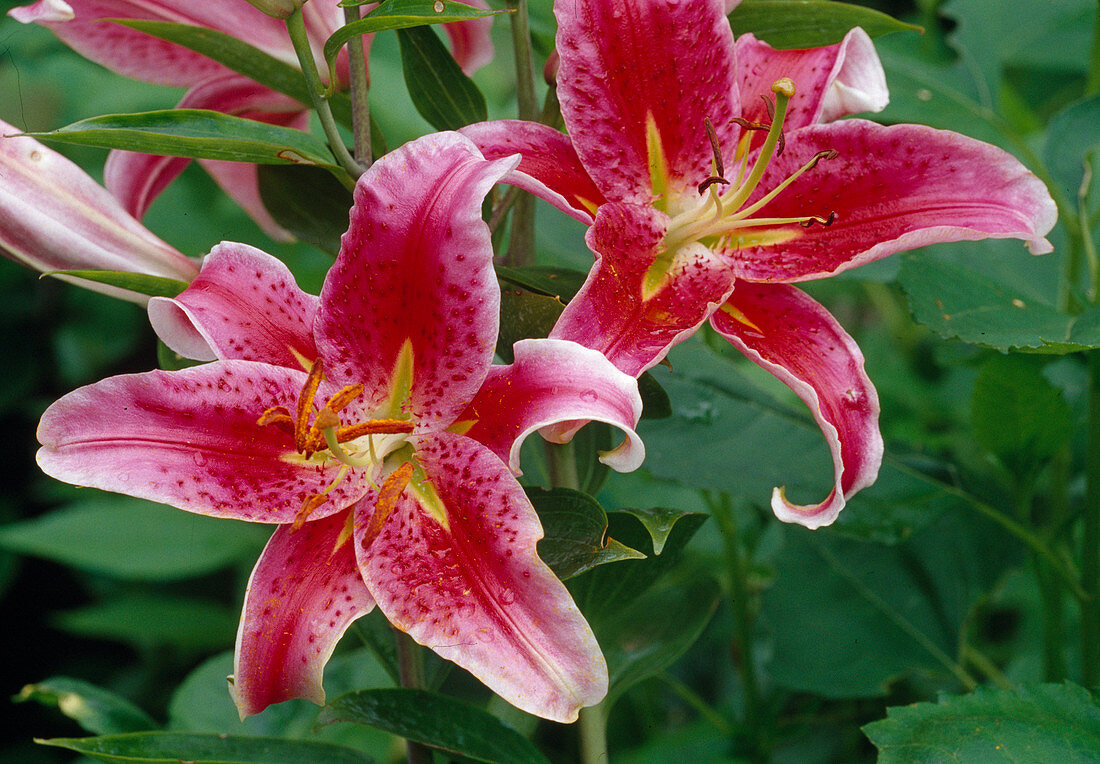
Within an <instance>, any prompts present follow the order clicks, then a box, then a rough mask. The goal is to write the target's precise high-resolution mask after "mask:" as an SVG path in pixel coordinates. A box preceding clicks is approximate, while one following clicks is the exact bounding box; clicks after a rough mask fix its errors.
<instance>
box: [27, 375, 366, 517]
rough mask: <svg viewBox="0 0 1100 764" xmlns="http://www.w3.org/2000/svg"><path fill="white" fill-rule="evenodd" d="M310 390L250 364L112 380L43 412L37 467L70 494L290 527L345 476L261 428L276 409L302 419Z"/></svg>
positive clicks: (348, 494)
mask: <svg viewBox="0 0 1100 764" xmlns="http://www.w3.org/2000/svg"><path fill="white" fill-rule="evenodd" d="M305 378H306V374H305V372H300V371H294V370H291V369H282V368H279V367H277V366H269V365H267V364H260V363H252V362H249V361H220V362H216V363H212V364H207V365H205V366H198V367H195V368H191V369H184V370H183V371H174V372H165V371H151V372H146V373H143V374H124V375H122V376H117V377H110V378H109V379H105V380H103V381H102V382H97V383H95V384H93V385H88V386H86V387H82V388H80V389H78V390H75V391H74V392H71V393H69V394H68V395H66V396H64V397H63V398H61V399H60V400H59V401H57V402H56V403H54V404H53V405H52V406H50V407H49V408H48V409H46V413H44V414H43V415H42V420H41V422H40V423H39V425H38V440H39V442H40V443H41V444H42V448H41V449H39V451H38V465H39V466H40V467H41V468H42V471H43V472H45V473H46V474H47V475H50V476H52V477H55V478H57V479H58V480H64V481H65V482H67V483H73V484H74V485H80V486H88V487H92V488H102V489H104V490H107V491H115V492H118V493H125V494H129V495H130V496H136V497H138V498H142V499H151V500H152V501H159V502H163V503H165V504H171V505H172V506H175V507H178V508H180V509H185V510H187V511H189V512H196V513H198V514H203V515H212V516H215V517H230V518H235V519H238V520H250V521H253V522H263V523H289V522H292V521H294V519H295V516H296V515H297V514H298V512H299V510H300V509H301V508H302V505H303V503H304V502H305V500H306V499H307V498H308V497H309V496H311V495H314V494H318V493H321V492H322V491H323V490H325V488H327V487H328V486H329V485H331V484H332V483H333V481H334V480H335V478H336V477H337V475H338V473H339V470H338V469H337V467H338V466H339V465H338V464H337V466H332V465H333V462H332V461H328V462H323V461H318V460H313V461H309V462H306V461H304V460H302V459H301V458H300V457H298V454H297V453H296V451H295V448H294V440H293V437H292V436H291V435H289V434H288V433H286V432H284V431H283V430H281V429H280V428H279V427H278V426H275V425H264V426H260V425H258V424H257V421H258V420H259V418H260V416H261V415H262V414H263V412H264V410H266V409H267V408H269V407H272V406H284V407H286V408H288V409H289V410H290V411H293V410H294V408H295V403H296V401H297V398H298V394H299V392H300V391H301V388H302V385H303V384H304V382H305ZM332 392H334V391H333V390H331V389H327V388H322V391H321V394H322V395H324V394H326V393H330V394H331V393H332ZM367 479H368V478H367V476H366V475H365V474H361V473H360V472H358V471H355V470H353V471H352V472H351V473H350V474H349V475H348V476H347V477H345V478H344V480H343V481H342V482H340V484H339V485H337V486H336V487H335V488H333V489H332V491H331V492H330V493H329V494H328V496H329V501H328V502H327V503H325V504H323V505H322V506H321V507H319V508H318V509H317V510H316V511H315V512H314V516H316V517H324V516H326V515H330V514H332V513H334V512H336V511H338V510H340V509H342V508H343V507H346V506H348V505H349V504H351V503H352V502H354V501H356V500H357V499H358V498H359V497H360V496H362V495H363V493H364V492H365V491H366V489H367V485H368V483H367Z"/></svg>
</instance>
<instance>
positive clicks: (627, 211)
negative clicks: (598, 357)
mask: <svg viewBox="0 0 1100 764" xmlns="http://www.w3.org/2000/svg"><path fill="white" fill-rule="evenodd" d="M667 225H668V217H667V216H666V215H664V214H663V213H661V212H659V211H657V210H655V209H653V208H652V207H648V206H645V207H643V206H638V205H629V204H616V203H614V202H611V203H608V204H605V205H603V206H602V207H600V209H599V211H598V212H597V214H596V220H595V222H594V223H593V224H592V227H591V228H589V229H588V233H587V234H586V236H585V239H586V241H587V242H588V246H589V248H590V249H591V250H592V251H593V252H595V253H596V257H597V260H596V265H595V266H593V268H592V270H591V272H589V274H588V279H587V280H586V281H585V282H584V286H583V287H581V290H580V292H578V293H577V296H576V297H574V298H573V299H572V300H571V301H570V302H569V304H568V305H566V306H565V310H564V311H563V312H562V314H561V317H560V318H559V319H558V322H557V323H556V324H555V325H554V329H553V331H551V332H550V336H551V337H553V338H556V339H563V340H573V341H574V342H578V343H580V344H581V345H584V346H585V347H589V348H592V349H593V350H598V351H600V352H601V353H603V354H604V355H605V356H607V358H608V360H610V361H611V362H612V363H613V364H615V366H617V367H618V368H619V369H621V370H622V371H625V372H626V373H627V374H630V375H631V376H638V375H639V374H641V373H642V372H643V371H645V370H646V369H648V368H650V367H651V366H653V365H654V364H656V363H659V362H660V361H661V359H662V358H664V357H665V355H667V354H668V351H669V350H670V349H671V348H672V347H673V346H674V345H676V344H677V343H678V342H681V341H682V340H684V339H686V338H687V337H689V336H690V335H691V334H692V333H693V332H694V331H695V330H696V329H697V328H698V327H699V325H700V324H702V323H703V322H704V321H706V320H707V318H708V317H709V316H710V314H711V313H712V312H714V310H715V309H716V308H717V307H718V306H719V305H721V304H722V303H723V302H724V301H725V299H726V298H727V297H728V296H729V294H730V291H731V290H732V289H733V277H732V274H731V273H730V268H729V265H728V264H727V263H726V262H725V260H724V259H723V258H722V257H720V256H718V255H716V254H715V253H713V252H711V251H710V250H708V249H707V248H706V247H704V246H703V245H702V244H698V243H695V244H689V245H688V246H686V247H683V248H682V249H680V251H679V252H678V253H677V254H676V262H675V263H674V264H673V266H672V267H671V268H670V270H669V273H668V275H667V277H666V281H665V283H664V286H662V287H661V288H660V290H659V291H657V292H656V293H655V294H653V295H652V296H651V297H649V298H648V299H646V298H645V296H644V293H645V282H646V274H647V271H648V270H649V267H650V265H651V264H652V263H653V262H654V260H655V259H656V257H657V255H658V254H659V253H660V251H661V250H662V248H663V246H664V244H663V236H664V233H665V230H666V228H667Z"/></svg>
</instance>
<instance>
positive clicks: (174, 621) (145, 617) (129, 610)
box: [51, 593, 239, 651]
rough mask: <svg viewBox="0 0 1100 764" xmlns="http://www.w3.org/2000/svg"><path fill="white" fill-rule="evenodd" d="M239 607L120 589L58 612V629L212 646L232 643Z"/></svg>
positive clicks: (140, 641)
mask: <svg viewBox="0 0 1100 764" xmlns="http://www.w3.org/2000/svg"><path fill="white" fill-rule="evenodd" d="M238 615H239V614H238V613H237V612H236V611H235V610H230V609H229V608H227V607H225V606H224V605H220V604H218V603H216V602H209V601H203V600H198V599H192V598H188V597H177V596H172V595H165V594H160V595H157V594H152V593H140V594H121V595H118V596H116V597H113V598H111V599H108V600H105V601H103V602H100V603H97V604H94V605H88V606H86V607H82V608H79V609H77V610H67V611H64V612H61V613H55V614H54V615H53V617H52V619H51V620H52V622H53V623H54V625H55V626H57V627H58V628H59V629H63V630H64V631H67V632H69V633H71V634H79V635H81V636H84V637H94V638H96V639H106V640H111V641H115V642H125V643H127V644H131V645H134V646H136V647H139V648H151V647H154V646H172V647H176V648H179V649H183V650H195V651H201V650H211V649H214V648H218V647H223V646H225V645H228V644H232V643H233V635H234V634H235V633H236V631H237V617H238Z"/></svg>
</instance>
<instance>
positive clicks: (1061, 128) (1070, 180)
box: [1043, 95, 1100, 199]
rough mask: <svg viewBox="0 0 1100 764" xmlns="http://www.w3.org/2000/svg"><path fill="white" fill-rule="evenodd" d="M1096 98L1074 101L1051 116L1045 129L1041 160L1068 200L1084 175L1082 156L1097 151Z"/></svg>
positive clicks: (1099, 121) (1099, 103)
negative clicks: (1042, 159)
mask: <svg viewBox="0 0 1100 764" xmlns="http://www.w3.org/2000/svg"><path fill="white" fill-rule="evenodd" d="M1097 125H1100V95H1095V96H1092V97H1091V98H1086V99H1085V100H1083V101H1078V102H1077V103H1075V104H1072V105H1070V106H1068V107H1066V108H1065V109H1063V110H1062V111H1060V112H1058V113H1057V114H1056V115H1054V118H1053V119H1051V121H1050V125H1049V126H1048V130H1047V142H1046V149H1045V151H1044V152H1043V157H1044V159H1045V160H1046V165H1047V167H1048V168H1049V169H1050V174H1051V175H1053V176H1054V178H1055V180H1057V181H1058V182H1059V183H1061V184H1062V188H1063V190H1064V191H1065V193H1066V195H1067V197H1068V198H1069V199H1076V198H1077V191H1078V189H1080V187H1081V181H1082V179H1083V178H1084V173H1085V161H1086V155H1087V154H1088V153H1089V152H1090V151H1093V150H1096V149H1097V148H1100V128H1098V127H1097Z"/></svg>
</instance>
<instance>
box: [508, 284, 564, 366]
mask: <svg viewBox="0 0 1100 764" xmlns="http://www.w3.org/2000/svg"><path fill="white" fill-rule="evenodd" d="M564 308H565V306H564V305H563V304H562V303H561V302H559V301H558V299H557V298H555V297H547V296H546V295H542V294H537V293H535V292H528V291H526V290H523V289H515V288H512V287H509V286H506V285H504V284H502V285H501V290H500V334H499V335H498V336H497V353H498V354H499V355H500V357H501V358H503V359H504V360H505V361H506V362H507V363H511V362H512V361H513V360H515V355H514V353H513V352H512V345H514V344H515V343H517V342H519V341H520V340H526V339H537V338H540V337H545V336H547V335H548V334H549V333H550V330H551V329H553V328H554V324H555V323H556V322H557V320H558V317H559V316H560V315H561V312H562V310H563V309H564Z"/></svg>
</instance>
